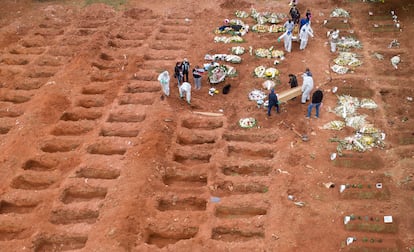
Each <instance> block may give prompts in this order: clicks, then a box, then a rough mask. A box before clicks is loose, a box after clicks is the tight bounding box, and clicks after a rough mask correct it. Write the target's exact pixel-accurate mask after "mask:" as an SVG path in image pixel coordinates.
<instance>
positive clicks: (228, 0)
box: [220, 0, 253, 10]
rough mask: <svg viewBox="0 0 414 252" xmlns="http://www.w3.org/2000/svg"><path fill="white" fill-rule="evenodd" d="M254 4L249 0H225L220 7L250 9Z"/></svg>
mask: <svg viewBox="0 0 414 252" xmlns="http://www.w3.org/2000/svg"><path fill="white" fill-rule="evenodd" d="M252 5H253V4H251V3H249V2H247V1H232V0H225V1H224V2H223V3H221V4H220V8H223V9H233V10H241V9H249V8H250V7H251V6H252Z"/></svg>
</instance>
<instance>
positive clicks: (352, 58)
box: [334, 52, 362, 67]
mask: <svg viewBox="0 0 414 252" xmlns="http://www.w3.org/2000/svg"><path fill="white" fill-rule="evenodd" d="M358 58H359V56H358V55H357V54H356V53H350V52H340V53H339V55H338V57H337V58H336V59H334V62H335V64H337V65H339V66H350V67H357V66H360V65H362V61H361V60H359V59H358Z"/></svg>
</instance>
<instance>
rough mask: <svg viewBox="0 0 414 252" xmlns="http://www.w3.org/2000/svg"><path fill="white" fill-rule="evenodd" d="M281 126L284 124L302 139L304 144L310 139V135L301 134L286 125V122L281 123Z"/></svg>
mask: <svg viewBox="0 0 414 252" xmlns="http://www.w3.org/2000/svg"><path fill="white" fill-rule="evenodd" d="M279 124H283V125H284V126H285V127H286V128H288V129H290V130H292V131H293V133H295V134H296V135H297V136H298V137H300V138H301V139H302V141H303V142H307V141H309V137H308V135H305V134H303V135H302V134H300V133H299V132H298V131H297V130H296V129H295V128H294V127H292V126H289V125H288V124H287V123H285V122H284V121H281V122H280V123H279Z"/></svg>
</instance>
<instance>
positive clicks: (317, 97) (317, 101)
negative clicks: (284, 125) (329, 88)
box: [306, 89, 323, 118]
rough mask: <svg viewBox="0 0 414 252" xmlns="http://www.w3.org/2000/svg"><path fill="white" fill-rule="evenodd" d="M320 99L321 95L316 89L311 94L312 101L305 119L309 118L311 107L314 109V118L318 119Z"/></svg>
mask: <svg viewBox="0 0 414 252" xmlns="http://www.w3.org/2000/svg"><path fill="white" fill-rule="evenodd" d="M322 99H323V93H322V91H321V90H320V89H317V90H316V91H315V92H313V94H312V101H311V103H310V104H309V106H308V114H307V115H306V118H310V116H311V112H312V109H313V107H315V109H316V115H315V118H319V107H320V106H321V105H322Z"/></svg>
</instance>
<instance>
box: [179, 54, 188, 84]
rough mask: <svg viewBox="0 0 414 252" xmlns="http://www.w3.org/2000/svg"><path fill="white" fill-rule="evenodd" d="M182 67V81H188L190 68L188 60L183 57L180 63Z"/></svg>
mask: <svg viewBox="0 0 414 252" xmlns="http://www.w3.org/2000/svg"><path fill="white" fill-rule="evenodd" d="M181 66H182V69H183V81H184V82H188V71H189V70H190V62H188V59H187V58H184V60H183V62H182V63H181Z"/></svg>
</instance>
